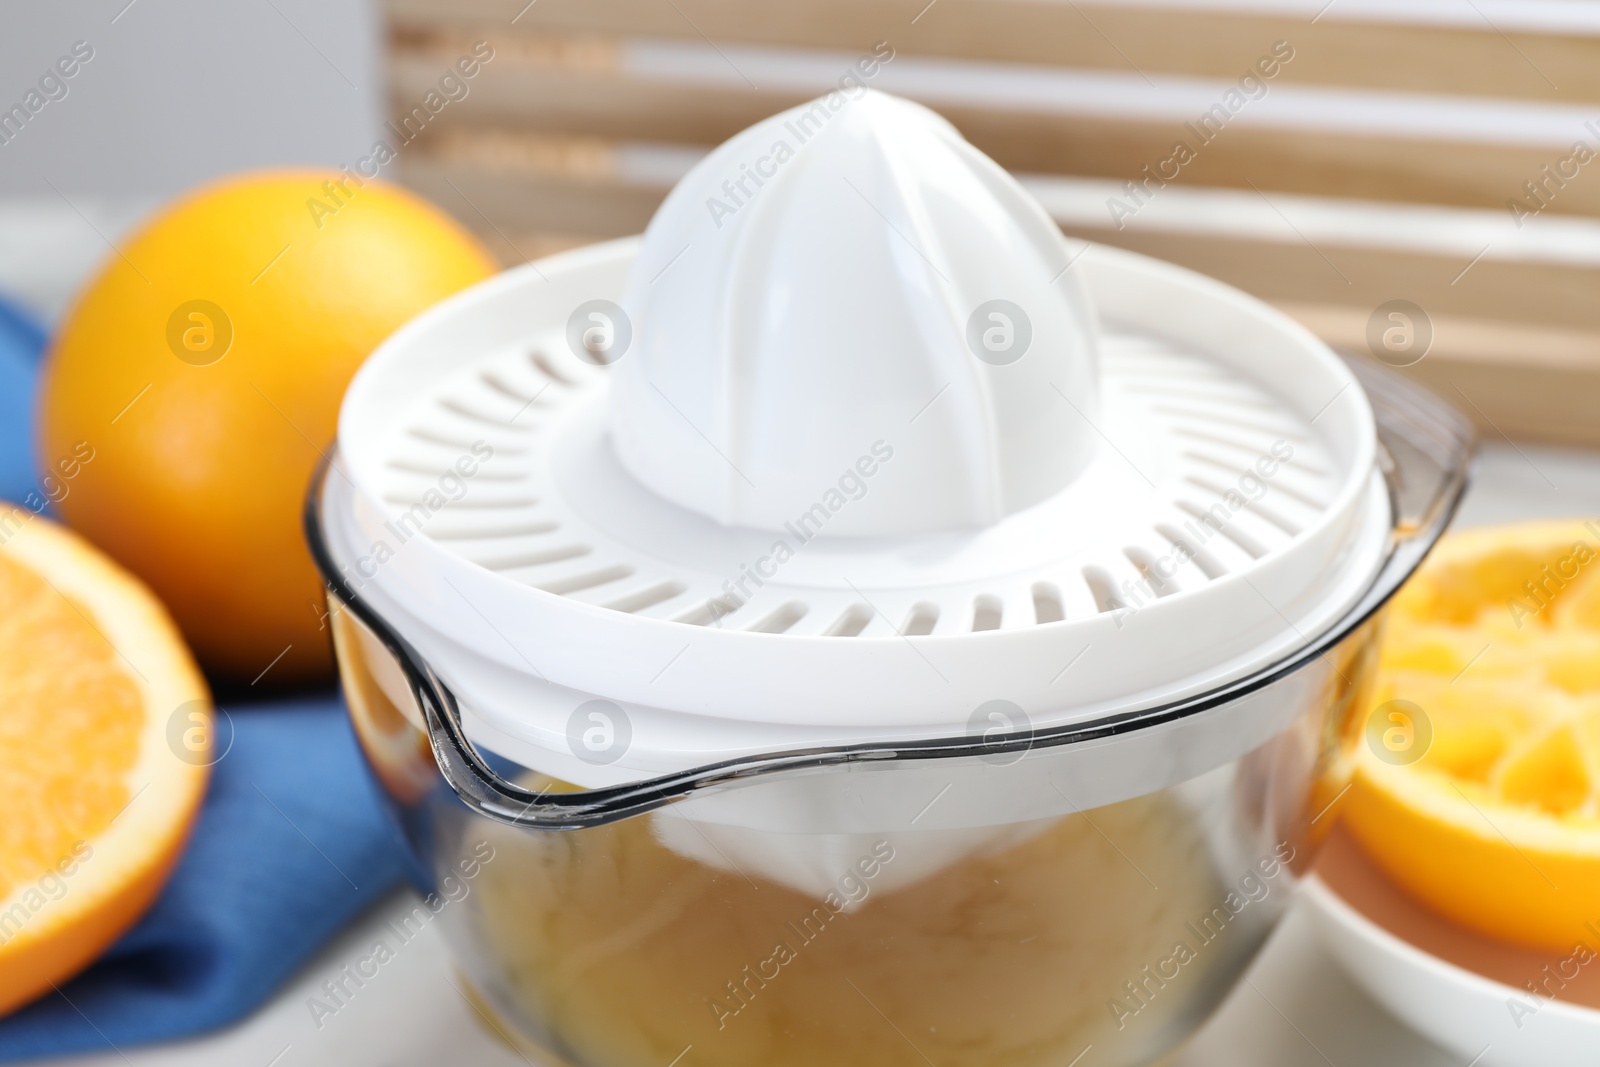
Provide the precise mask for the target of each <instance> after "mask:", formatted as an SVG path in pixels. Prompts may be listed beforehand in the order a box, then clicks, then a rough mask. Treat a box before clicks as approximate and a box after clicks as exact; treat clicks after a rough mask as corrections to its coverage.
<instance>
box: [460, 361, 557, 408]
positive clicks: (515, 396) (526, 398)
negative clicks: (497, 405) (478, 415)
mask: <svg viewBox="0 0 1600 1067" xmlns="http://www.w3.org/2000/svg"><path fill="white" fill-rule="evenodd" d="M478 380H479V381H481V382H482V383H483V384H484V385H487V386H488V387H489V388H490V389H493V390H494V391H495V392H497V393H499V394H500V395H501V396H503V397H505V398H506V399H507V400H514V401H516V402H517V403H519V404H521V405H523V406H524V407H526V406H528V405H531V404H537V403H538V402H539V393H542V392H544V391H545V389H548V388H549V386H548V385H544V386H540V388H539V391H538V392H536V393H533V394H532V395H531V396H530V395H529V394H527V393H525V392H523V391H522V390H520V389H518V388H516V387H515V386H513V385H511V384H510V383H508V382H507V381H506V380H505V379H504V378H502V377H500V376H499V375H498V374H496V373H495V372H494V371H492V370H486V371H484V372H483V373H482V374H480V375H478Z"/></svg>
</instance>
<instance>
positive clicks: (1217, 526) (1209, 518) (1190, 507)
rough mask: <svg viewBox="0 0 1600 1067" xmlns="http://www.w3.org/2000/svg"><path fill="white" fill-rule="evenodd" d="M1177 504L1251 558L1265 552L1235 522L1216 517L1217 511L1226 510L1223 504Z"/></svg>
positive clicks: (1264, 548)
mask: <svg viewBox="0 0 1600 1067" xmlns="http://www.w3.org/2000/svg"><path fill="white" fill-rule="evenodd" d="M1178 506H1179V507H1180V508H1182V509H1183V510H1184V511H1187V512H1188V513H1189V514H1190V515H1192V516H1194V517H1195V519H1196V520H1198V521H1199V522H1202V523H1204V524H1205V525H1207V526H1209V527H1211V528H1212V529H1213V530H1215V531H1217V532H1218V533H1219V534H1221V535H1222V536H1223V537H1226V538H1227V539H1228V540H1230V541H1232V542H1233V543H1234V544H1236V545H1238V546H1239V547H1240V548H1242V549H1244V551H1245V552H1246V553H1247V554H1248V555H1249V556H1250V558H1251V559H1260V558H1261V557H1262V556H1265V555H1266V554H1267V550H1266V547H1265V546H1263V545H1262V544H1261V542H1260V541H1257V540H1256V539H1255V538H1254V537H1251V536H1250V535H1249V534H1247V533H1245V532H1244V531H1243V530H1240V529H1238V528H1237V524H1236V523H1232V522H1228V521H1227V520H1226V518H1221V519H1219V518H1218V517H1217V514H1216V513H1217V511H1219V510H1221V511H1224V512H1226V510H1227V509H1226V508H1224V507H1223V505H1221V504H1213V505H1211V508H1210V510H1207V509H1206V508H1203V507H1201V506H1200V505H1199V504H1196V503H1195V502H1194V501H1192V500H1180V501H1178Z"/></svg>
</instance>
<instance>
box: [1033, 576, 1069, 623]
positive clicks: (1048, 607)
mask: <svg viewBox="0 0 1600 1067" xmlns="http://www.w3.org/2000/svg"><path fill="white" fill-rule="evenodd" d="M1066 617H1067V612H1066V609H1065V608H1063V607H1062V606H1061V590H1059V589H1057V588H1056V587H1055V586H1053V585H1051V584H1050V583H1049V582H1034V583H1033V621H1034V622H1036V623H1046V622H1060V621H1061V620H1062V619H1064V618H1066Z"/></svg>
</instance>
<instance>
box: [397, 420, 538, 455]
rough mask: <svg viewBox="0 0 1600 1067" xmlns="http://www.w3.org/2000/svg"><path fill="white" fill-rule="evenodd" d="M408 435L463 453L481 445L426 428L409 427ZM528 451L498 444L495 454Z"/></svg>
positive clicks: (513, 453) (407, 429) (495, 446)
mask: <svg viewBox="0 0 1600 1067" xmlns="http://www.w3.org/2000/svg"><path fill="white" fill-rule="evenodd" d="M406 434H407V435H408V436H410V437H412V438H415V439H416V440H418V441H422V442H424V443H426V444H430V445H439V446H440V447H442V448H453V449H456V450H457V451H459V452H462V453H466V452H471V451H472V448H473V446H474V445H476V444H479V443H480V442H478V441H468V440H467V439H466V438H464V437H451V436H450V435H448V434H443V433H439V432H438V431H436V430H430V429H428V428H427V427H425V426H410V427H407V428H406ZM526 451H527V449H523V448H514V447H512V446H511V445H502V444H498V443H496V444H495V445H494V454H495V455H497V456H520V455H522V454H523V453H525V452H526Z"/></svg>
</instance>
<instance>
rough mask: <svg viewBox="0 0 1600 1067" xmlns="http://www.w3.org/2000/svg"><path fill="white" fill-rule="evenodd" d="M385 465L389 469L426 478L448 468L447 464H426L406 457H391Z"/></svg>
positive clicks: (437, 475)
mask: <svg viewBox="0 0 1600 1067" xmlns="http://www.w3.org/2000/svg"><path fill="white" fill-rule="evenodd" d="M386 465H387V466H388V468H389V469H390V470H394V471H401V472H402V473H405V474H421V475H423V476H424V477H427V478H437V477H439V475H441V474H443V473H444V472H445V470H446V469H448V465H446V466H444V467H439V466H426V465H424V464H421V463H414V462H412V461H411V460H408V459H391V460H390V461H389V462H388V464H386Z"/></svg>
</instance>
